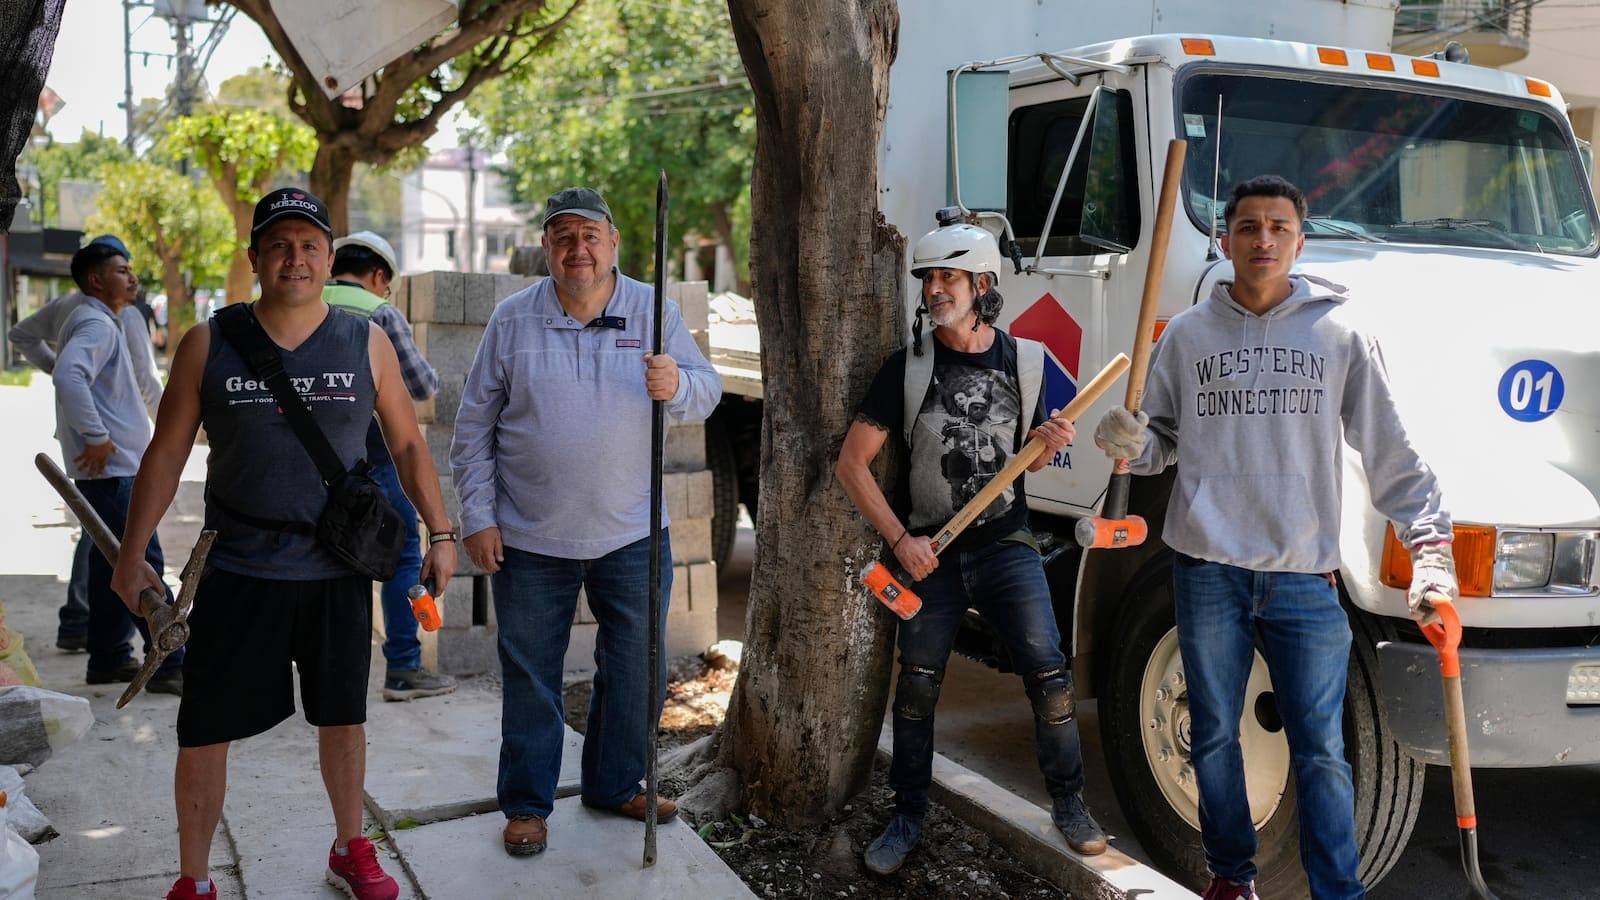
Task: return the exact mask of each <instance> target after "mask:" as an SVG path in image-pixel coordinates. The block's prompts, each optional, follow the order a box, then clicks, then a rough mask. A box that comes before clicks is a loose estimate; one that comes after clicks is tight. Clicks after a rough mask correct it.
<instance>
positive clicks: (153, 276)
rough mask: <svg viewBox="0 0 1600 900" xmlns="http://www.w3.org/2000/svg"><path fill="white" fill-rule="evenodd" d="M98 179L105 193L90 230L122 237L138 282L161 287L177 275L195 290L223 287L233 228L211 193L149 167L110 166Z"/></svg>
mask: <svg viewBox="0 0 1600 900" xmlns="http://www.w3.org/2000/svg"><path fill="white" fill-rule="evenodd" d="M96 174H97V177H99V179H100V180H101V182H102V184H103V187H102V188H101V190H100V196H99V204H98V209H97V210H96V211H95V213H94V215H92V216H90V217H89V221H88V223H87V224H88V230H89V231H90V232H91V233H107V232H109V233H111V234H115V235H117V236H119V237H121V238H122V240H123V241H124V242H125V243H127V245H128V251H129V252H130V253H132V254H133V260H132V262H133V267H134V270H135V271H136V272H137V273H138V274H139V278H140V280H143V281H146V282H153V283H165V278H166V276H167V275H169V274H170V272H171V271H172V270H174V269H175V270H176V271H178V272H188V273H190V274H191V276H192V279H191V280H192V283H193V284H194V285H195V286H204V285H216V284H220V283H221V281H222V277H223V274H224V273H225V272H226V271H227V267H228V260H229V257H230V256H231V255H232V253H233V224H232V220H231V219H230V218H229V217H228V212H227V210H225V209H223V207H222V202H221V201H220V200H219V199H218V198H217V196H216V194H215V193H214V192H212V191H210V190H207V189H205V188H203V187H201V186H199V185H196V184H195V183H194V182H193V181H191V180H190V179H187V178H185V177H183V176H182V175H179V174H178V173H177V172H174V171H172V170H171V169H167V168H164V167H162V166H158V165H155V164H154V163H148V162H140V161H130V162H120V163H112V164H110V165H108V166H105V167H103V168H101V169H100V170H99V171H98V172H97V173H96ZM169 299H170V298H169ZM176 305H177V304H176V303H174V304H172V306H176Z"/></svg>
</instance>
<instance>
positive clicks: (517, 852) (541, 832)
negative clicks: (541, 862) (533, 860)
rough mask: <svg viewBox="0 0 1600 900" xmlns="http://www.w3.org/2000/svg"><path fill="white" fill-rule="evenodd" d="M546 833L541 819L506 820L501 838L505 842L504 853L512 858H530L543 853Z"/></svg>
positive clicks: (537, 817) (529, 817)
mask: <svg viewBox="0 0 1600 900" xmlns="http://www.w3.org/2000/svg"><path fill="white" fill-rule="evenodd" d="M547 833H548V832H547V829H546V828H545V824H544V819H543V818H542V817H540V816H526V817H521V816H519V817H517V818H514V819H507V820H506V830H505V832H504V833H503V834H502V835H501V838H502V839H503V840H504V841H505V845H506V852H507V853H509V854H511V855H512V856H532V855H534V854H535V853H543V852H544V839H545V835H546V834H547Z"/></svg>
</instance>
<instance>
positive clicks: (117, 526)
mask: <svg viewBox="0 0 1600 900" xmlns="http://www.w3.org/2000/svg"><path fill="white" fill-rule="evenodd" d="M73 484H75V485H77V486H78V492H79V493H81V494H83V499H85V500H87V501H89V505H90V506H92V507H94V511H95V512H96V513H98V514H99V515H100V519H101V521H103V522H105V524H106V527H107V528H109V529H110V530H111V533H112V534H114V535H121V534H122V532H123V530H124V529H125V528H127V526H128V501H129V500H130V499H131V498H132V496H133V477H132V476H128V477H124V478H83V479H74V480H73ZM124 549H126V548H124ZM144 558H145V560H146V561H147V562H149V563H150V565H151V566H152V567H154V568H155V570H156V572H157V573H160V572H161V571H162V570H163V568H164V567H165V565H166V562H165V560H164V559H163V558H162V555H161V541H160V539H159V538H157V537H156V535H155V534H154V533H152V534H151V535H150V543H149V544H148V545H146V546H145V550H144ZM88 588H89V669H90V670H92V671H98V672H109V671H111V670H113V669H115V668H117V667H118V666H120V665H122V664H123V663H125V662H127V661H128V660H130V659H132V658H133V641H132V638H133V631H134V629H135V628H137V629H138V630H139V634H140V635H142V636H143V637H144V652H145V653H147V654H148V653H149V652H150V629H149V627H148V626H147V625H146V624H145V621H144V619H142V618H140V617H138V616H135V615H133V614H132V613H130V612H128V608H127V607H126V606H124V605H123V604H122V598H120V597H118V596H117V594H116V592H115V591H113V590H111V562H110V561H109V560H107V559H106V558H105V556H103V555H102V554H101V553H100V549H99V548H98V547H96V548H94V549H93V550H92V551H91V552H90V553H89V582H88ZM164 590H166V595H167V602H168V603H169V604H170V603H171V602H172V591H171V589H165V588H164ZM182 667H183V649H182V648H179V649H178V651H177V652H176V653H173V654H171V655H169V656H168V657H167V658H166V659H165V660H163V661H162V663H161V668H159V669H157V670H156V671H157V672H159V673H162V674H165V673H168V672H173V671H176V670H178V669H181V668H182Z"/></svg>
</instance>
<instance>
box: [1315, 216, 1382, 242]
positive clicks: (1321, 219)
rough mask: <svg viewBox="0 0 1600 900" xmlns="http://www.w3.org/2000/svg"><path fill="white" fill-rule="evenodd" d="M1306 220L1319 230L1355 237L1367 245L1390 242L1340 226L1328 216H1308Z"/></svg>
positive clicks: (1346, 226)
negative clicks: (1313, 223) (1315, 225)
mask: <svg viewBox="0 0 1600 900" xmlns="http://www.w3.org/2000/svg"><path fill="white" fill-rule="evenodd" d="M1306 220H1307V221H1310V222H1315V223H1317V227H1318V228H1326V229H1328V230H1329V231H1332V232H1334V233H1335V234H1342V235H1345V236H1346V237H1353V238H1355V239H1356V240H1358V241H1361V242H1363V243H1367V244H1387V243H1389V242H1388V241H1386V240H1384V239H1383V238H1381V237H1378V236H1377V235H1375V234H1367V233H1366V232H1365V231H1357V230H1355V229H1354V228H1351V227H1350V226H1348V225H1340V224H1338V223H1336V222H1331V221H1329V220H1328V217H1327V216H1306Z"/></svg>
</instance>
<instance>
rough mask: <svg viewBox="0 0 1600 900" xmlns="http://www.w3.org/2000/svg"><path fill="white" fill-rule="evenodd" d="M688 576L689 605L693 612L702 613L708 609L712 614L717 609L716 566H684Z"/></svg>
mask: <svg viewBox="0 0 1600 900" xmlns="http://www.w3.org/2000/svg"><path fill="white" fill-rule="evenodd" d="M684 568H685V569H687V570H688V574H689V605H690V607H692V608H693V609H694V610H696V611H697V612H698V611H703V610H704V609H705V608H706V607H710V608H711V610H712V612H715V611H716V608H717V564H716V563H709V562H706V563H694V564H693V565H689V566H685V567H684Z"/></svg>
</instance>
